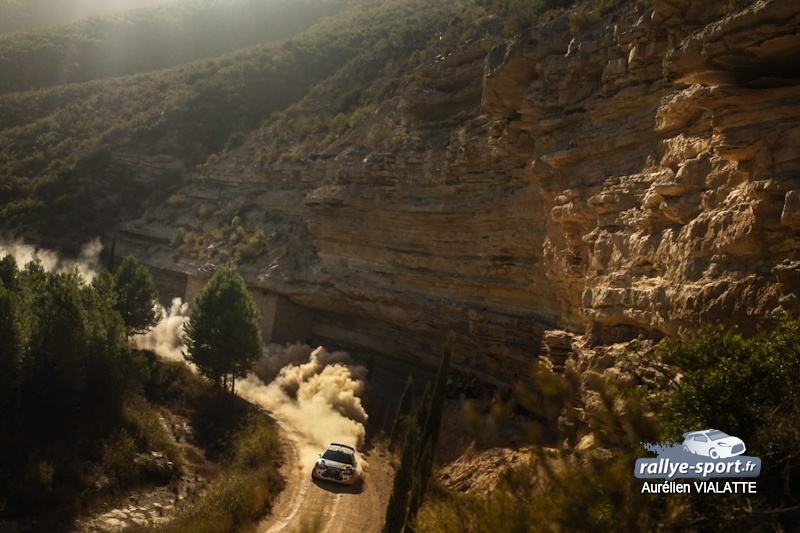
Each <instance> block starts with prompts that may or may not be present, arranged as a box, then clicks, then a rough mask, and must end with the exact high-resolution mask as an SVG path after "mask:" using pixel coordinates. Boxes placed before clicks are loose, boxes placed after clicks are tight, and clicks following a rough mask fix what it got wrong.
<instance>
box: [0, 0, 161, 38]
mask: <svg viewBox="0 0 800 533" xmlns="http://www.w3.org/2000/svg"><path fill="white" fill-rule="evenodd" d="M170 1H172V2H174V1H176V0H0V33H10V32H14V31H28V30H34V29H38V28H47V27H50V26H60V25H63V24H70V23H72V22H75V21H78V20H81V19H83V18H87V17H96V16H99V15H108V14H110V13H114V12H117V11H124V10H128V9H134V8H143V7H153V6H157V5H159V4H165V3H167V2H170Z"/></svg>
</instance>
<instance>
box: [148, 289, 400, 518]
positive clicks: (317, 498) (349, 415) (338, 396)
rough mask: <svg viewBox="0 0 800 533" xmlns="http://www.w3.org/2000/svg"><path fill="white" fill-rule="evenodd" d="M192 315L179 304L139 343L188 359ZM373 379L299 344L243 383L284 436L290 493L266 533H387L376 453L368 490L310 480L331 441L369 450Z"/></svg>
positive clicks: (386, 483)
mask: <svg viewBox="0 0 800 533" xmlns="http://www.w3.org/2000/svg"><path fill="white" fill-rule="evenodd" d="M188 311H189V310H188V306H187V305H186V304H184V303H183V302H181V301H180V299H175V300H173V302H172V305H171V306H170V309H169V310H164V313H163V315H162V316H163V318H162V320H161V322H160V323H159V324H158V325H157V326H156V327H155V328H154V329H153V330H152V331H151V332H149V333H148V334H146V335H142V336H140V337H137V338H136V339H135V340H134V341H133V342H134V343H135V345H136V346H137V347H140V348H143V349H150V350H153V351H154V352H156V353H157V354H158V355H159V356H161V357H162V358H164V359H168V360H183V353H184V352H185V351H186V347H185V346H184V344H183V341H182V338H181V334H182V329H183V324H184V323H185V322H186V320H187V319H188ZM365 376H366V369H365V368H363V367H360V366H356V365H353V364H351V360H350V356H349V355H348V354H347V353H345V352H332V353H331V352H329V351H327V350H326V349H325V348H323V347H318V348H316V349H312V348H311V347H310V346H307V345H303V344H293V345H288V346H277V345H270V346H269V347H268V348H267V350H266V351H265V356H264V357H263V358H262V359H261V360H260V361H258V362H257V363H256V364H255V365H254V366H253V372H252V373H250V374H249V375H248V376H247V377H246V378H244V379H241V380H239V381H237V393H238V394H239V395H240V396H242V397H243V398H245V399H247V400H248V401H250V402H252V403H254V404H256V405H259V406H261V407H263V408H264V409H266V410H267V411H269V412H270V413H271V414H272V415H273V416H274V418H275V420H276V421H277V423H278V426H279V428H280V431H281V433H282V435H283V438H282V439H281V440H282V442H283V444H282V446H283V449H284V457H285V462H284V465H283V466H282V467H281V472H282V474H283V476H284V478H285V479H286V487H285V488H284V490H283V491H282V492H281V494H279V495H278V498H277V499H276V501H275V503H274V505H273V508H272V512H271V514H270V515H269V516H268V517H266V518H265V519H264V521H263V522H262V523H261V524H260V526H259V531H267V532H269V533H277V532H282V531H285V532H295V531H300V530H303V529H304V528H305V527H306V526H307V525H308V524H310V523H312V522H313V523H314V524H316V525H317V526H318V527H319V530H320V531H324V532H326V533H344V532H345V531H363V532H368V531H377V530H379V529H380V527H381V524H382V521H383V513H384V510H385V508H386V503H387V501H388V497H389V488H390V487H391V479H392V471H391V467H390V465H389V458H388V456H386V455H385V454H382V453H376V452H375V451H374V450H373V451H372V452H369V453H367V454H366V457H365V456H364V455H361V454H359V457H360V460H359V468H360V470H361V474H362V476H363V477H364V484H363V485H362V486H359V487H354V488H352V490H351V488H342V489H339V488H331V487H325V486H322V485H320V484H317V483H314V482H312V481H311V476H310V471H311V469H312V468H313V465H314V462H315V460H316V457H317V454H319V453H320V452H322V451H323V450H324V449H325V448H326V447H327V446H328V444H330V443H331V442H339V443H342V444H347V445H350V446H353V447H354V448H356V449H357V450H360V449H361V447H362V445H363V443H364V438H365V433H366V431H365V424H366V421H367V413H366V411H365V409H364V406H363V404H362V401H361V395H362V393H363V392H364V387H365V382H364V378H365ZM368 461H369V462H370V463H372V464H370V465H369V467H367V462H368ZM341 490H344V491H345V492H340V491H341ZM309 521H311V522H309Z"/></svg>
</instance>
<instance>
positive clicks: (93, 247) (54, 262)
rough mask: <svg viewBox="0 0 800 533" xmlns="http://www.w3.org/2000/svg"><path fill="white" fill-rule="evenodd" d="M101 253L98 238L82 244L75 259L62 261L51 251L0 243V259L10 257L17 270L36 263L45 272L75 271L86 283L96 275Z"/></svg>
mask: <svg viewBox="0 0 800 533" xmlns="http://www.w3.org/2000/svg"><path fill="white" fill-rule="evenodd" d="M102 251H103V245H102V244H100V239H99V238H95V239H94V240H91V241H89V242H87V243H86V244H84V245H83V247H82V248H81V253H80V256H78V258H77V259H62V258H61V257H59V255H58V254H57V253H56V252H54V251H52V250H46V249H44V248H37V247H35V246H31V245H30V244H25V243H24V242H23V241H20V240H16V241H12V242H0V258H2V257H5V256H7V255H10V256H12V257H13V258H14V259H15V260H16V262H17V267H19V268H22V267H24V266H25V265H27V264H28V263H30V262H38V263H41V265H42V268H44V269H45V270H46V271H47V272H66V271H69V270H72V269H75V270H77V272H78V275H80V276H81V278H83V280H84V281H86V282H87V283H91V281H92V280H93V279H94V277H95V276H96V275H97V271H98V269H99V266H100V252H102Z"/></svg>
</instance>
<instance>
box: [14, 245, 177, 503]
mask: <svg viewBox="0 0 800 533" xmlns="http://www.w3.org/2000/svg"><path fill="white" fill-rule="evenodd" d="M0 271H2V273H1V274H0V308H1V309H2V310H1V311H0V330H2V335H0V337H2V343H3V346H2V350H0V366H1V367H2V372H0V379H2V384H0V409H2V412H3V413H4V416H3V417H2V420H0V425H1V426H0V432H2V434H3V436H4V437H3V440H2V442H1V443H0V472H2V476H0V510H2V511H3V512H4V513H9V514H15V513H25V512H31V511H43V510H45V509H47V508H48V507H50V506H58V505H64V504H76V503H80V499H81V496H80V495H81V494H91V492H92V490H93V488H94V487H95V486H97V484H98V483H97V482H98V479H99V476H100V475H108V477H110V478H111V479H113V480H114V484H115V485H123V486H124V485H127V484H130V483H135V482H136V481H137V480H138V479H139V477H140V474H141V472H140V471H139V470H138V469H137V468H136V466H135V464H134V463H133V462H127V460H128V459H131V460H132V459H133V457H126V458H125V459H124V460H123V459H122V458H120V457H117V455H118V454H126V453H130V454H135V453H136V452H137V451H138V450H139V449H141V447H142V445H143V444H145V443H144V442H142V441H141V440H140V442H135V439H134V438H133V433H135V432H137V427H140V426H141V425H140V424H139V422H141V421H142V420H144V419H146V418H147V417H148V416H150V415H149V414H148V412H147V411H146V410H140V414H141V415H142V417H143V418H132V417H131V416H129V413H128V411H129V410H128V406H129V405H130V402H132V401H134V399H135V398H136V397H138V396H139V395H140V394H141V392H142V388H143V386H144V383H145V382H146V381H147V374H148V366H147V361H146V360H145V359H144V358H143V357H142V356H141V354H138V353H136V352H134V351H132V350H131V349H130V348H129V347H128V343H127V338H126V335H125V323H124V321H123V318H122V316H121V315H120V314H119V313H118V312H116V311H115V310H114V302H115V300H116V299H117V296H118V294H117V292H116V289H115V287H114V286H113V285H111V286H108V285H105V286H104V287H103V288H102V289H101V288H100V286H99V285H87V284H85V283H84V282H83V280H82V279H81V278H80V277H79V276H78V274H77V272H67V273H47V272H45V271H44V270H43V269H42V267H41V266H40V265H39V264H37V263H30V264H28V265H26V266H25V267H24V268H23V269H21V270H19V269H17V266H16V264H15V262H14V260H13V258H12V257H11V256H6V257H5V258H3V259H2V260H0ZM98 279H102V278H98ZM105 279H107V278H105ZM153 304H154V302H153V301H149V302H143V305H144V306H146V307H149V308H152V306H153ZM138 433H139V434H140V435H148V434H150V435H152V432H148V431H138ZM152 440H153V441H154V442H151V443H149V444H153V443H157V442H163V439H160V438H158V437H155V438H153V439H152ZM165 451H169V450H165ZM94 465H100V469H99V471H98V469H97V468H95V467H94Z"/></svg>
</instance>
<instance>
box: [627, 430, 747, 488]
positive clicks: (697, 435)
mask: <svg viewBox="0 0 800 533" xmlns="http://www.w3.org/2000/svg"><path fill="white" fill-rule="evenodd" d="M683 439H684V440H683V442H681V443H675V442H661V443H653V442H645V443H642V446H643V447H644V449H645V450H647V451H650V452H653V453H655V454H656V457H640V458H639V459H637V460H636V464H635V465H634V471H633V475H634V476H636V477H637V478H639V479H663V480H664V481H663V482H650V481H645V482H644V484H643V485H642V492H643V493H658V494H671V493H690V492H698V493H704V494H705V493H709V494H710V493H722V494H726V493H727V494H731V493H746V494H755V493H756V482H755V481H724V482H722V481H711V480H712V479H714V478H756V477H758V475H759V474H760V473H761V459H760V458H758V457H751V456H746V455H744V452H745V449H746V447H745V444H744V442H743V441H742V439H740V438H738V437H734V436H732V435H728V434H727V433H725V432H723V431H720V430H718V429H704V430H701V431H689V432H687V433H684V434H683ZM692 478H693V479H699V480H700V481H694V482H692V483H689V482H675V481H673V480H675V479H692Z"/></svg>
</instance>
